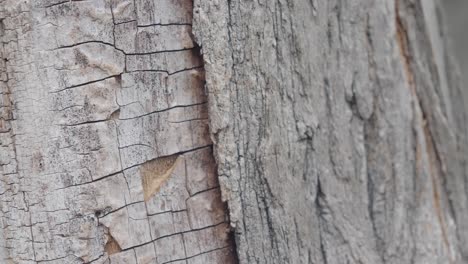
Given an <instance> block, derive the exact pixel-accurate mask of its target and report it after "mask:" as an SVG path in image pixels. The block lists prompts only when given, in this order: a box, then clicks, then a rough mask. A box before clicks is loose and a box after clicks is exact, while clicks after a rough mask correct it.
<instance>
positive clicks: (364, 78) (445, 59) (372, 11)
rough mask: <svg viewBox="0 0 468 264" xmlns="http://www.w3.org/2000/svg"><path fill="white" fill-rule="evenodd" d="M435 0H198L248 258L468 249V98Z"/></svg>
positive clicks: (218, 153)
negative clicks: (457, 74) (467, 107)
mask: <svg viewBox="0 0 468 264" xmlns="http://www.w3.org/2000/svg"><path fill="white" fill-rule="evenodd" d="M439 19H440V6H439V3H438V2H435V1H418V0H412V1H410V0H397V1H387V0H380V1H370V0H358V1H340V0H329V1H314V0H311V1H284V0H277V1H269V2H268V1H238V0H231V1H227V3H225V2H218V1H214V2H213V1H200V0H198V1H195V12H194V21H195V24H194V31H195V36H196V38H197V42H198V43H199V44H200V45H201V46H202V50H203V55H204V60H205V71H206V79H207V90H208V102H209V116H210V124H211V132H212V134H213V140H214V144H215V157H216V159H217V162H218V172H219V177H220V182H221V187H222V190H223V197H224V199H225V200H227V201H228V204H229V210H230V219H231V224H232V225H233V226H234V227H235V230H236V245H237V252H238V257H239V260H240V263H328V264H330V263H466V262H467V261H468V259H467V257H468V243H467V242H468V240H467V238H468V233H467V232H468V228H467V224H468V219H467V216H468V214H467V194H468V191H467V190H468V188H467V186H466V183H467V174H466V159H467V153H466V145H467V144H466V143H467V142H466V131H467V127H466V121H465V120H466V107H465V102H464V96H463V95H464V94H466V93H467V92H466V91H465V90H464V89H462V87H461V86H460V85H459V82H458V80H457V76H456V74H455V69H454V68H453V66H452V62H451V61H450V56H449V55H448V54H447V52H446V48H445V39H444V35H443V31H442V26H441V22H440V21H439Z"/></svg>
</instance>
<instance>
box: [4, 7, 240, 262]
mask: <svg viewBox="0 0 468 264" xmlns="http://www.w3.org/2000/svg"><path fill="white" fill-rule="evenodd" d="M192 9H193V7H192V3H191V2H190V1H172V0H158V1H149V0H140V1H133V0H131V1H117V0H112V1H109V0H96V1H54V0H51V1H16V0H11V1H10V0H7V1H1V2H0V25H1V31H0V39H1V45H0V52H1V53H0V54H1V56H0V57H1V58H2V60H1V64H0V66H1V68H0V70H1V71H0V72H1V82H0V85H1V86H0V88H1V95H2V101H1V103H2V104H1V108H0V110H1V114H2V115H1V117H2V118H1V122H2V123H1V128H2V129H1V134H0V135H1V140H0V146H1V165H2V170H1V173H2V177H1V187H0V189H1V196H0V197H1V203H2V207H1V208H2V210H1V212H2V215H1V216H2V221H1V222H2V224H3V232H2V237H1V239H0V241H1V243H2V253H1V254H0V255H1V259H2V260H1V262H2V263H109V264H118V263H122V264H133V263H135V264H136V263H138V264H143V263H181V264H182V263H187V264H188V263H193V264H195V263H207V260H210V261H212V262H213V263H233V261H235V257H234V256H235V255H234V254H235V253H234V251H233V245H232V239H231V236H230V228H229V223H228V221H227V220H228V218H227V214H226V208H225V204H224V203H223V202H222V201H221V194H220V189H219V184H218V181H217V176H216V166H215V162H214V159H213V154H212V142H211V140H210V138H209V132H208V116H207V104H206V95H205V92H204V71H203V62H202V58H201V56H200V54H199V50H198V47H197V45H196V44H195V43H194V42H193V40H192V35H191V23H192V21H191V20H192Z"/></svg>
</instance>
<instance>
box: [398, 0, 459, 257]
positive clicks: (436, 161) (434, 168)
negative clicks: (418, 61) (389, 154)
mask: <svg viewBox="0 0 468 264" xmlns="http://www.w3.org/2000/svg"><path fill="white" fill-rule="evenodd" d="M399 4H400V0H395V24H396V37H397V44H398V47H399V50H400V56H401V61H402V64H403V67H404V74H405V76H406V78H407V81H408V87H409V88H410V92H411V95H412V96H413V109H414V118H415V121H414V124H415V125H416V126H419V128H418V129H420V131H421V132H422V136H423V137H424V138H423V142H424V143H425V150H426V153H425V154H426V155H427V158H428V161H429V168H428V169H429V174H430V177H431V180H432V184H431V185H432V194H433V202H434V209H435V212H436V215H437V218H438V221H439V226H440V229H441V233H442V238H443V242H444V245H445V247H446V250H447V251H449V252H450V249H451V246H450V243H449V239H448V235H447V225H446V223H445V217H444V213H443V212H442V208H441V204H440V201H441V196H440V190H439V188H438V186H439V180H438V177H439V175H442V174H443V170H442V163H441V159H440V157H439V153H438V151H437V149H436V146H435V144H434V138H433V136H432V133H431V131H430V128H429V126H428V123H427V122H428V120H427V118H426V114H425V111H424V108H423V107H422V104H421V102H420V99H419V97H418V92H417V89H416V81H415V75H414V72H413V68H412V67H413V66H412V57H411V55H410V54H411V53H410V43H409V38H408V32H407V28H406V27H405V24H404V22H403V20H402V18H401V17H400V10H399V8H400V7H399ZM416 135H421V134H419V133H416ZM416 142H418V140H416ZM421 148H422V146H420V144H417V149H416V158H417V160H416V166H417V167H420V164H421V162H420V161H419V159H420V158H421V154H422V152H423V150H421ZM420 169H421V168H420ZM420 172H421V171H419V172H417V173H420ZM450 261H451V262H453V259H451V260H450Z"/></svg>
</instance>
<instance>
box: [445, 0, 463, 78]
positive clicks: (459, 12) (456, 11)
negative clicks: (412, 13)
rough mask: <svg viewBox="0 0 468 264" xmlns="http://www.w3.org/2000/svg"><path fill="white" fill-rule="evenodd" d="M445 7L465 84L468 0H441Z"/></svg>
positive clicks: (450, 35) (447, 21) (449, 32)
mask: <svg viewBox="0 0 468 264" xmlns="http://www.w3.org/2000/svg"><path fill="white" fill-rule="evenodd" d="M439 1H441V3H442V5H443V7H444V12H445V14H444V17H445V22H446V23H445V24H446V25H445V28H446V32H447V34H448V35H449V38H450V44H449V45H450V46H451V49H452V54H453V55H454V56H453V57H454V58H455V59H456V61H457V63H458V65H459V68H460V72H461V78H462V81H463V84H464V85H465V87H466V84H468V0H439Z"/></svg>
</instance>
